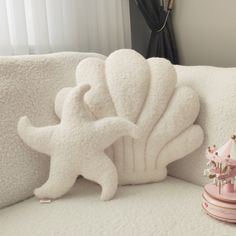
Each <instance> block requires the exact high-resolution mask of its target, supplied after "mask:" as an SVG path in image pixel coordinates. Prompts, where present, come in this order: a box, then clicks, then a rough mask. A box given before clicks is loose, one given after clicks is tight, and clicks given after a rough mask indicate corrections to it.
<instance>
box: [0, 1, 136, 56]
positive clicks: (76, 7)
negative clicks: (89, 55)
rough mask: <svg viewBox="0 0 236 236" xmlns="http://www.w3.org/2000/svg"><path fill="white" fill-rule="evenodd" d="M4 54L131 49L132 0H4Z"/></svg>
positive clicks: (0, 5) (0, 13) (0, 40)
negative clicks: (130, 7) (130, 4)
mask: <svg viewBox="0 0 236 236" xmlns="http://www.w3.org/2000/svg"><path fill="white" fill-rule="evenodd" d="M0 19H1V21H0V55H20V54H38V53H49V52H56V51H86V52H89V51H92V52H99V53H103V54H109V53H110V52H111V51H113V50H115V49H119V48H130V46H131V36H130V17H129V1H128V0H0Z"/></svg>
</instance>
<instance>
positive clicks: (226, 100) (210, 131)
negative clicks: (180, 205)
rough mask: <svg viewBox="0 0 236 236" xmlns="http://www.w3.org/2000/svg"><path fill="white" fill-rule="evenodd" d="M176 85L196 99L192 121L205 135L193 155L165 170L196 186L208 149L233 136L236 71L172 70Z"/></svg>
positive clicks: (202, 179) (201, 179)
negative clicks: (196, 111)
mask: <svg viewBox="0 0 236 236" xmlns="http://www.w3.org/2000/svg"><path fill="white" fill-rule="evenodd" d="M175 68H176V71H177V77H178V84H179V85H187V86H189V87H192V88H193V89H194V90H195V91H196V92H197V93H198V95H199V99H200V114H199V117H198V119H197V121H196V123H197V124H199V125H200V126H201V127H202V128H203V130H204V133H205V141H204V144H203V145H202V146H201V147H200V148H199V149H198V150H196V151H195V152H193V153H191V154H190V155H188V156H186V157H185V158H183V159H181V160H179V161H176V162H174V163H172V164H170V166H169V174H170V175H172V176H175V177H178V178H181V179H184V180H187V181H189V182H193V183H195V184H198V185H203V184H205V183H207V182H209V180H208V179H207V178H206V177H204V176H203V170H204V169H206V163H207V160H206V158H205V151H206V149H207V147H208V146H210V145H213V144H215V145H217V146H218V147H220V146H221V145H223V144H224V143H225V142H226V141H227V140H228V139H229V138H230V137H231V135H232V134H235V133H236V68H217V67H209V66H188V67H186V66H176V67H175Z"/></svg>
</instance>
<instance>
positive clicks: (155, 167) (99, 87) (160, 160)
mask: <svg viewBox="0 0 236 236" xmlns="http://www.w3.org/2000/svg"><path fill="white" fill-rule="evenodd" d="M76 78H77V81H76V82H77V84H82V83H89V84H91V86H92V89H91V90H90V91H89V92H88V94H87V96H86V97H85V102H86V103H87V104H88V106H89V108H90V109H91V111H92V112H93V114H94V115H95V116H96V117H97V118H102V117H106V116H114V115H118V116H121V117H124V118H126V119H129V120H130V121H132V122H134V123H136V124H137V125H138V127H139V129H140V134H141V135H140V138H139V139H137V140H134V139H132V138H130V137H124V138H122V139H120V140H118V141H117V142H116V143H114V144H113V145H112V147H110V148H109V150H107V154H108V155H109V156H110V157H111V159H112V160H113V161H114V163H115V165H116V167H117V170H118V175H119V183H120V184H139V183H148V182H157V181H160V180H162V179H164V178H165V177H166V175H167V168H166V167H167V165H168V164H169V163H171V162H173V161H175V160H177V159H180V158H182V157H184V156H186V155H187V154H189V153H191V152H192V151H194V150H195V149H197V148H198V147H199V146H200V145H201V144H202V142H203V131H202V129H201V127H200V126H198V125H194V124H193V123H194V121H195V120H196V118H197V116H198V113H199V109H200V105H199V100H198V96H197V94H196V93H195V92H194V91H193V90H192V89H191V88H189V87H178V88H176V80H177V79H176V72H175V69H174V67H173V65H172V64H171V63H170V62H169V61H168V60H166V59H163V58H150V59H147V60H146V59H145V58H143V57H142V56H141V55H140V54H138V53H137V52H135V51H133V50H130V49H122V50H118V51H115V52H114V53H112V54H111V55H110V56H109V57H107V59H106V60H105V61H103V60H101V59H97V58H87V59H84V60H83V61H81V62H80V63H79V65H78V67H77V70H76ZM69 91H70V89H69V88H64V89H62V90H61V91H60V92H59V93H58V95H57V97H56V106H55V110H56V113H57V115H58V116H59V117H60V115H61V110H62V105H63V100H64V98H65V96H66V95H67V93H68V92H69Z"/></svg>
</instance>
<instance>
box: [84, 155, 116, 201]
mask: <svg viewBox="0 0 236 236" xmlns="http://www.w3.org/2000/svg"><path fill="white" fill-rule="evenodd" d="M81 173H82V176H83V177H84V178H86V179H88V180H91V181H94V182H96V183H98V184H99V185H100V186H101V187H102V194H101V200H104V201H106V200H110V199H112V197H113V196H114V195H115V193H116V190H117V187H118V175H117V170H116V167H115V165H114V164H113V162H112V161H111V159H110V158H109V157H108V156H107V155H106V154H105V153H98V155H96V156H94V159H93V160H91V159H90V161H88V162H84V163H83V170H81Z"/></svg>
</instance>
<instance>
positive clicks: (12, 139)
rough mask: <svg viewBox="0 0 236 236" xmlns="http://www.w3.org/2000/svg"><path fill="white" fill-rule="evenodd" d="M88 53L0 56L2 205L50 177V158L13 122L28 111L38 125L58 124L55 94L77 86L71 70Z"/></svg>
mask: <svg viewBox="0 0 236 236" xmlns="http://www.w3.org/2000/svg"><path fill="white" fill-rule="evenodd" d="M88 56H89V57H99V58H103V56H101V55H98V54H89V53H71V52H67V53H56V54H50V55H37V56H14V57H0V208H1V207H3V206H6V205H9V204H11V203H14V202H16V201H19V200H22V199H25V198H27V197H30V196H31V195H32V194H33V189H34V188H36V187H38V186H40V185H41V184H42V183H43V182H45V181H46V179H47V177H48V167H49V162H48V158H47V157H46V156H45V155H42V154H39V153H37V152H35V151H33V150H31V149H30V148H29V147H27V146H26V145H25V144H24V143H23V142H22V141H21V140H20V137H19V136H18V135H17V129H16V126H17V121H18V120H19V118H20V117H21V116H23V115H27V116H28V117H29V119H30V120H31V121H32V122H33V124H34V125H36V126H44V125H51V124H55V123H57V122H58V119H57V117H56V116H55V114H54V100H55V96H56V94H57V92H58V91H59V90H60V89H61V88H63V87H65V86H73V85H74V84H75V82H74V80H75V68H76V66H77V64H78V63H79V62H80V61H81V60H82V59H84V58H86V57H88Z"/></svg>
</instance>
